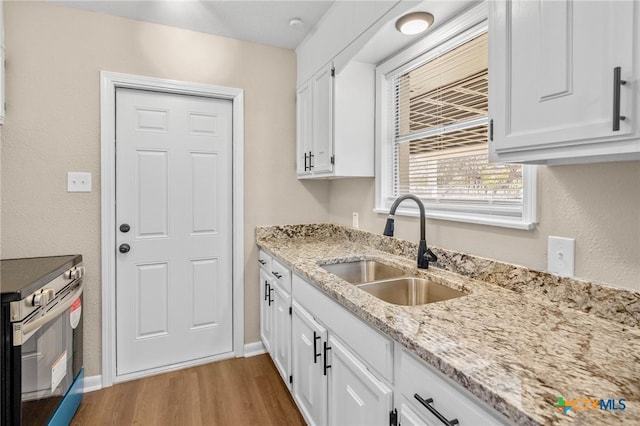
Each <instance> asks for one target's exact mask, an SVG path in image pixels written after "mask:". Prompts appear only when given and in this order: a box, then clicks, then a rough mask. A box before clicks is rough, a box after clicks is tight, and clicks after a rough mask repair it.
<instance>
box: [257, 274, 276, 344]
mask: <svg viewBox="0 0 640 426" xmlns="http://www.w3.org/2000/svg"><path fill="white" fill-rule="evenodd" d="M273 298H274V294H273V279H272V278H271V277H270V275H269V274H268V273H267V272H265V271H264V270H263V269H260V338H261V339H262V343H263V344H264V347H265V349H266V350H267V352H269V353H272V349H271V346H272V340H273V337H272V336H273Z"/></svg>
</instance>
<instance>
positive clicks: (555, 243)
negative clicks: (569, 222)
mask: <svg viewBox="0 0 640 426" xmlns="http://www.w3.org/2000/svg"><path fill="white" fill-rule="evenodd" d="M575 252H576V240H575V239H573V238H562V237H549V244H548V248H547V270H548V271H549V272H550V273H552V274H556V275H559V276H561V277H573V276H574V272H575V257H576V256H575Z"/></svg>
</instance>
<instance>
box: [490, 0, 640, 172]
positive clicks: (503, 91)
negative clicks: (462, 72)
mask: <svg viewBox="0 0 640 426" xmlns="http://www.w3.org/2000/svg"><path fill="white" fill-rule="evenodd" d="M639 15H640V3H638V2H637V1H636V2H633V1H624V0H623V1H570V0H564V1H563V0H558V1H542V0H538V1H531V0H514V1H508V2H505V1H491V2H489V52H490V53H489V111H490V115H491V119H492V125H493V132H492V133H493V134H492V137H491V135H490V141H489V147H490V148H489V149H490V158H491V160H492V161H499V162H522V163H547V164H563V163H579V162H595V161H616V160H628V159H639V158H640V139H639V138H640V126H639V121H640V111H639V107H640V105H639V104H638V102H639V100H640V88H639V80H638V77H639V76H640V37H638V22H639V21H640V20H639ZM616 69H619V70H620V71H619V72H620V78H619V80H618V79H617V77H615V72H616V71H614V70H616ZM623 81H626V84H623ZM617 111H619V114H617Z"/></svg>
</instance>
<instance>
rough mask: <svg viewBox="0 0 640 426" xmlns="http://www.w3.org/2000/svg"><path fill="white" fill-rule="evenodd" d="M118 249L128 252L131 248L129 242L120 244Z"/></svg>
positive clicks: (121, 251)
mask: <svg viewBox="0 0 640 426" xmlns="http://www.w3.org/2000/svg"><path fill="white" fill-rule="evenodd" d="M118 250H120V253H128V252H129V250H131V246H130V245H129V244H120V247H118Z"/></svg>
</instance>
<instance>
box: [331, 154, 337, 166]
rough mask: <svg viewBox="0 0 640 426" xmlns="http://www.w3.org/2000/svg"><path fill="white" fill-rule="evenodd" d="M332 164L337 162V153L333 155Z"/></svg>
mask: <svg viewBox="0 0 640 426" xmlns="http://www.w3.org/2000/svg"><path fill="white" fill-rule="evenodd" d="M331 164H334V165H335V164H336V156H335V155H332V156H331Z"/></svg>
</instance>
